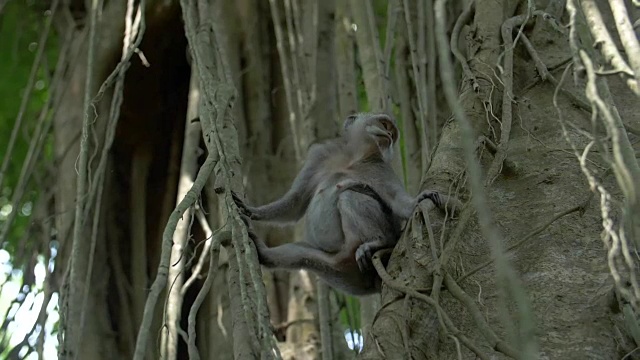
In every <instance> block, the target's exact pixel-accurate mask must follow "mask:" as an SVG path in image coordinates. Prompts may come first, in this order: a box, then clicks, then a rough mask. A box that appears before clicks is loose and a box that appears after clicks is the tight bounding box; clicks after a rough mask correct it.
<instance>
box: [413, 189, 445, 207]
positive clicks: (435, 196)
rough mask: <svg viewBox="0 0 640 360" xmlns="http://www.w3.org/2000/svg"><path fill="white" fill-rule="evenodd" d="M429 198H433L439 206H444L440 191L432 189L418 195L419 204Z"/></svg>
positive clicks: (434, 203) (434, 202)
mask: <svg viewBox="0 0 640 360" xmlns="http://www.w3.org/2000/svg"><path fill="white" fill-rule="evenodd" d="M426 199H429V200H431V202H433V205H435V206H436V207H438V208H441V207H442V196H441V195H440V193H439V192H437V191H432V190H425V191H423V192H422V194H420V195H419V196H418V202H417V203H418V204H419V203H421V202H422V201H423V200H426Z"/></svg>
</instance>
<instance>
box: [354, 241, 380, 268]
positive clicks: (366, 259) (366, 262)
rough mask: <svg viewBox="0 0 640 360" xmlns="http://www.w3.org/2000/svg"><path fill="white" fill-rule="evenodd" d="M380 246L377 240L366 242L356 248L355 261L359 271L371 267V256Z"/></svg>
mask: <svg viewBox="0 0 640 360" xmlns="http://www.w3.org/2000/svg"><path fill="white" fill-rule="evenodd" d="M381 248H382V247H381V246H380V244H378V243H377V242H366V243H364V244H362V245H360V246H359V247H358V249H357V250H356V262H357V263H358V269H360V272H367V271H370V270H372V269H373V261H372V260H371V258H372V257H373V254H375V252H376V251H378V250H380V249H381Z"/></svg>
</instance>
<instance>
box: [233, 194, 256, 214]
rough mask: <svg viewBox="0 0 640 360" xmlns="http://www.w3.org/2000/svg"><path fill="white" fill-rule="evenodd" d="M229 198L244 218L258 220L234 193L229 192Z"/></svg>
mask: <svg viewBox="0 0 640 360" xmlns="http://www.w3.org/2000/svg"><path fill="white" fill-rule="evenodd" d="M231 197H232V198H233V201H234V202H235V203H236V205H238V208H240V211H241V212H242V215H244V216H246V217H247V218H249V219H251V220H260V219H259V218H258V216H256V214H254V212H253V211H252V208H251V207H250V206H248V205H247V204H245V203H244V200H242V198H241V197H240V196H239V195H238V194H237V193H236V192H235V191H232V192H231Z"/></svg>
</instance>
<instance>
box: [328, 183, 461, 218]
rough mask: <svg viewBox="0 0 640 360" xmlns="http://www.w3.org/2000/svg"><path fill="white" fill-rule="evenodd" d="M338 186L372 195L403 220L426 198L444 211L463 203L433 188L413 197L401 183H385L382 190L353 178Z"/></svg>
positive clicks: (450, 210) (451, 210)
mask: <svg viewBox="0 0 640 360" xmlns="http://www.w3.org/2000/svg"><path fill="white" fill-rule="evenodd" d="M337 186H338V188H340V189H341V190H342V191H345V190H351V191H355V192H359V193H362V194H365V195H369V196H371V197H372V198H374V199H375V200H377V201H378V202H380V204H382V207H383V211H391V212H393V213H394V214H395V215H396V216H398V217H400V218H401V219H402V220H407V219H409V217H411V215H412V214H413V211H414V210H415V208H416V207H417V206H418V204H420V203H421V202H422V201H424V200H426V199H429V200H431V202H432V203H433V204H434V205H435V206H436V207H437V208H439V209H440V210H443V211H448V212H451V213H453V212H455V211H458V210H460V209H461V208H462V203H461V202H460V200H458V199H457V198H456V197H454V196H449V195H444V194H441V193H439V192H437V191H433V190H425V191H423V192H421V193H420V194H419V195H418V196H416V197H412V196H410V195H409V194H408V193H407V192H406V191H405V190H404V188H403V187H402V186H401V185H400V184H398V185H396V186H389V185H385V186H384V187H381V188H382V189H383V190H385V191H380V192H378V191H376V190H375V189H374V188H373V187H371V186H369V185H367V184H364V183H361V182H359V181H356V180H352V179H348V180H345V181H342V182H340V183H339V184H338V185H337ZM386 209H389V210H386Z"/></svg>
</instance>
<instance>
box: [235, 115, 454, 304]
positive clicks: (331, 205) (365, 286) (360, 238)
mask: <svg viewBox="0 0 640 360" xmlns="http://www.w3.org/2000/svg"><path fill="white" fill-rule="evenodd" d="M397 141H398V128H397V127H396V123H395V121H394V120H393V119H392V118H391V117H390V116H388V115H385V114H370V113H361V114H356V115H352V116H349V117H348V118H347V119H346V121H345V124H344V130H343V134H342V136H340V137H338V138H336V139H331V140H328V141H326V142H324V143H320V144H315V145H312V146H311V147H310V148H309V152H308V156H307V160H306V161H305V164H304V166H303V168H302V170H301V171H300V173H299V174H298V175H297V177H296V178H295V180H294V181H293V184H292V186H291V188H290V189H289V191H287V193H286V194H284V196H283V197H282V198H280V199H278V200H276V201H274V202H272V203H270V204H266V205H262V206H257V207H254V206H249V205H247V204H245V203H244V202H243V200H242V199H240V198H239V197H238V196H237V195H236V194H233V195H234V200H235V201H236V203H237V204H238V206H239V207H240V208H241V209H242V211H243V212H244V213H245V214H246V215H247V216H248V217H249V218H250V219H252V220H256V221H267V222H278V223H287V222H294V221H298V220H299V219H300V218H302V217H303V216H304V215H306V224H305V225H306V226H305V240H304V241H300V242H293V243H288V244H284V245H280V246H277V247H273V248H269V247H268V246H267V245H266V244H265V243H264V241H262V240H261V239H259V238H258V237H257V236H255V235H252V236H251V238H252V239H253V241H254V242H255V245H256V247H257V249H258V257H259V259H260V263H261V264H263V265H264V266H266V267H268V268H280V269H306V270H310V271H312V272H314V273H316V274H317V275H318V276H320V277H321V278H322V279H323V280H324V281H325V282H327V283H328V284H329V285H331V286H333V287H334V288H336V289H339V290H341V291H344V292H346V293H348V294H352V295H367V294H372V293H375V292H378V291H379V290H380V278H379V277H378V275H377V273H376V271H375V269H374V268H373V266H372V263H371V257H372V256H373V254H374V253H375V252H376V251H378V250H380V249H386V248H393V247H395V245H396V243H397V242H398V239H399V238H400V234H401V232H402V225H403V222H404V221H406V220H408V219H409V217H410V216H411V215H412V213H413V211H414V209H415V208H416V206H417V205H418V203H420V202H421V201H422V200H424V199H430V200H431V201H433V203H434V204H435V205H436V206H437V207H439V208H440V209H444V207H445V206H446V204H445V203H447V202H449V200H451V203H450V204H449V205H450V206H451V205H452V204H454V203H455V205H457V204H459V202H458V201H457V199H455V198H453V197H452V198H449V197H447V196H445V195H442V194H439V193H437V192H434V191H424V192H422V193H421V194H420V195H418V196H417V197H415V198H414V197H411V196H410V195H409V194H407V192H406V191H405V189H404V188H403V186H402V183H401V182H400V179H399V178H398V177H397V176H396V174H395V173H394V172H393V169H392V167H391V161H392V159H393V152H394V145H395V144H396V142H397ZM450 206H449V207H448V208H449V209H450V208H451V207H450Z"/></svg>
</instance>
